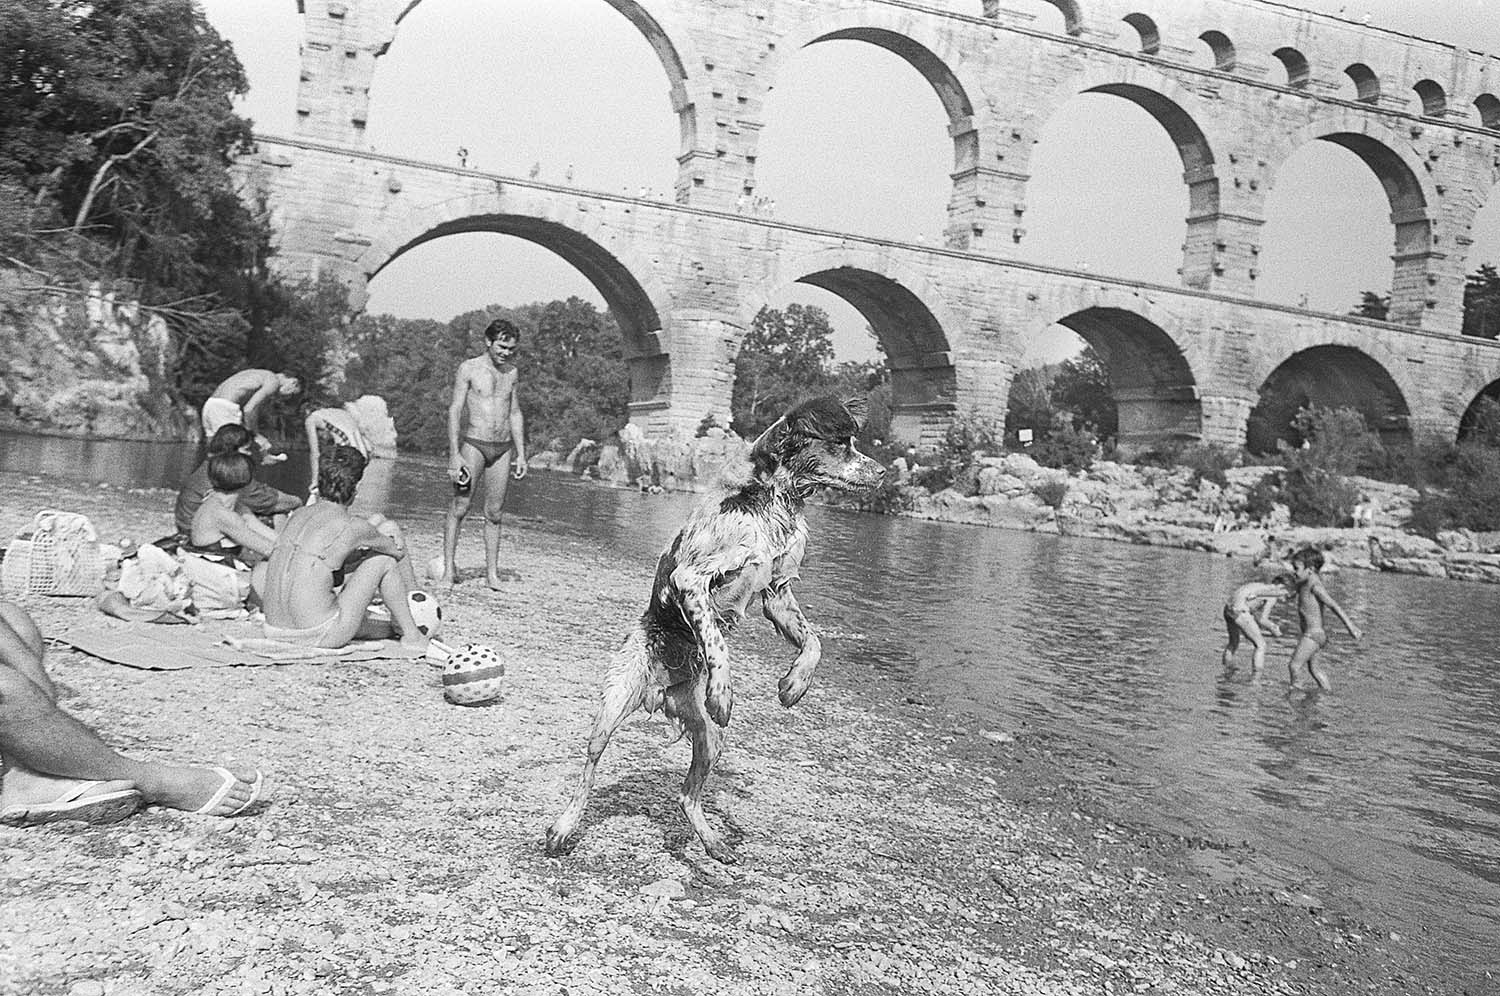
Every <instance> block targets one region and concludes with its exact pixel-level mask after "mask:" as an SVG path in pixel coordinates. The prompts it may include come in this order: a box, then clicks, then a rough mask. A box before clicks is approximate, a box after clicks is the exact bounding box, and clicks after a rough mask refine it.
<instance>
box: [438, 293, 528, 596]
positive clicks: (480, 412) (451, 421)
mask: <svg viewBox="0 0 1500 996" xmlns="http://www.w3.org/2000/svg"><path fill="white" fill-rule="evenodd" d="M484 341H485V343H486V346H485V352H484V355H483V356H475V357H472V358H470V359H467V360H464V361H463V362H462V363H460V364H459V365H458V374H457V375H456V376H455V377H454V379H453V401H452V402H451V403H450V404H449V405H448V453H449V458H448V479H449V480H450V481H452V482H453V501H452V503H451V504H449V506H448V518H447V521H446V522H445V523H444V524H443V574H442V577H440V578H439V579H438V580H439V583H441V584H445V585H452V584H453V583H454V581H455V579H456V575H455V574H454V567H453V563H454V557H455V555H456V553H457V552H458V530H459V527H460V526H462V525H463V521H464V516H466V515H468V514H469V503H470V500H471V499H472V498H473V491H474V483H475V482H476V481H477V480H478V479H479V478H480V475H481V474H482V475H483V488H484V575H485V580H486V581H488V583H489V586H490V587H491V588H499V587H500V567H499V560H500V512H501V510H502V508H503V507H504V505H505V488H506V484H507V481H506V478H507V475H511V474H513V475H514V476H515V478H516V480H520V479H521V478H523V477H525V476H526V438H525V426H524V423H523V420H522V418H521V405H520V403H519V401H517V399H516V365H515V363H514V362H512V360H513V359H514V357H515V354H516V350H517V349H519V348H520V345H521V331H520V329H518V328H516V327H515V325H513V324H511V323H510V322H508V321H506V320H505V319H503V318H497V319H495V320H494V321H493V322H490V324H489V326H488V327H487V328H486V329H485V330H484ZM465 414H467V415H468V428H467V430H464V431H463V434H462V435H460V431H461V429H462V423H463V419H464V416H465ZM512 457H514V467H512Z"/></svg>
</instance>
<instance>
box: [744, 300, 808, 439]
mask: <svg viewBox="0 0 1500 996" xmlns="http://www.w3.org/2000/svg"><path fill="white" fill-rule="evenodd" d="M832 362H833V326H832V325H831V324H830V323H829V321H828V313H827V312H826V311H824V310H823V309H822V308H819V307H816V306H813V305H805V304H789V305H787V306H786V308H785V310H782V309H778V308H762V309H760V311H759V312H758V313H757V314H756V316H755V319H754V321H752V322H751V323H750V328H749V329H748V330H747V331H746V332H745V338H744V341H743V342H741V343H740V351H739V354H738V355H737V356H736V357H735V362H734V391H733V394H732V396H731V401H730V411H731V413H732V417H733V419H734V431H735V432H736V433H738V434H739V435H740V436H741V437H743V438H745V439H753V438H755V437H756V436H758V435H760V434H761V433H762V432H763V431H765V429H766V427H767V426H769V425H770V424H771V423H772V422H774V421H776V419H777V418H778V417H780V415H781V413H782V412H783V411H785V410H786V409H787V408H788V407H790V406H791V405H793V404H795V403H796V402H798V401H800V400H802V399H803V398H804V397H807V396H808V395H810V394H816V393H818V392H821V391H825V390H828V389H830V388H831V387H832V381H833V378H832V376H831V375H830V370H829V367H830V365H831V364H832Z"/></svg>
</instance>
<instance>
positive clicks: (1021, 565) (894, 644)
mask: <svg viewBox="0 0 1500 996" xmlns="http://www.w3.org/2000/svg"><path fill="white" fill-rule="evenodd" d="M152 445H154V444H118V443H115V444H111V443H80V442H77V441H72V440H40V439H38V438H35V437H32V439H31V441H27V439H25V438H22V437H14V436H12V437H5V436H0V468H3V469H11V470H30V471H44V472H47V473H58V474H64V475H68V476H76V477H86V478H95V479H110V480H112V481H113V482H115V483H119V484H127V485H132V486H149V485H166V484H168V483H170V482H174V481H175V480H176V479H177V478H178V477H179V476H180V474H181V473H183V472H185V469H190V467H191V465H192V459H193V456H192V454H191V452H188V453H187V454H186V455H185V456H182V455H180V454H181V448H180V447H179V448H177V449H176V451H170V450H169V448H164V447H161V448H157V449H155V450H150V449H147V450H142V449H141V447H142V446H145V447H150V446H152ZM122 447H123V449H122ZM132 447H133V449H132ZM172 452H176V453H178V454H179V455H176V456H174V455H172ZM378 465H379V462H377V466H378ZM153 468H154V469H153ZM274 472H275V473H276V475H277V476H278V477H279V478H280V483H281V484H282V485H283V486H287V487H292V486H294V485H295V484H296V483H298V482H297V478H299V477H304V478H305V473H306V471H305V467H304V466H303V465H302V462H301V461H298V460H295V459H294V460H293V461H291V462H290V463H289V464H287V465H284V466H282V467H280V468H275V469H274ZM380 475H384V476H380ZM442 480H443V470H442V467H441V466H439V465H437V464H435V463H431V462H428V463H423V462H418V461H408V460H405V459H403V460H402V461H400V462H398V463H396V464H394V465H392V464H389V463H387V464H386V465H385V467H384V468H382V469H381V471H380V474H379V475H377V476H376V477H375V478H374V479H372V481H371V490H372V492H373V493H372V495H371V497H372V498H375V499H377V500H379V499H380V498H381V497H382V496H384V501H385V502H388V503H389V505H390V507H391V508H392V509H393V510H394V511H395V512H396V514H398V516H412V517H417V518H421V519H424V520H427V521H429V522H430V521H431V519H433V518H435V517H436V516H438V515H439V514H440V513H441V508H442V506H441V502H442V501H443V500H444V489H443V486H442ZM511 494H512V497H511V500H510V502H509V504H508V509H509V512H510V514H512V515H515V516H521V517H524V518H525V519H526V520H528V524H529V526H530V527H531V528H534V529H541V530H544V531H547V532H552V533H555V534H558V535H564V536H568V537H573V538H585V539H588V540H591V541H593V542H596V543H597V544H599V546H600V547H601V548H603V549H607V550H610V551H612V552H614V553H616V554H618V555H619V556H620V557H622V558H625V559H629V560H637V561H639V562H640V563H641V576H642V585H643V590H644V585H645V583H646V579H647V577H648V570H649V565H650V563H651V562H652V561H653V560H654V558H655V555H656V553H657V552H658V551H659V550H660V549H661V547H662V545H663V543H664V542H665V541H666V540H667V539H668V538H669V537H670V535H671V533H672V532H673V531H674V530H675V529H676V527H677V526H678V524H679V523H680V521H681V519H682V516H683V515H684V514H685V513H686V511H687V509H688V508H690V507H691V504H692V502H693V500H694V499H693V498H692V497H691V496H647V495H641V494H638V493H635V492H631V491H617V490H612V489H609V488H604V487H600V486H598V485H592V484H587V483H582V482H578V481H574V480H571V479H568V478H564V477H559V476H554V475H547V474H535V475H533V476H532V477H530V478H528V479H527V480H526V481H524V482H520V483H518V484H515V485H513V487H512V492H511ZM809 518H810V519H811V520H812V522H813V526H814V538H813V544H812V548H811V551H810V555H809V561H808V566H807V569H806V572H805V579H804V581H803V583H802V586H801V591H802V592H803V602H804V605H805V606H806V607H807V609H808V614H809V615H810V616H811V617H812V619H813V620H814V623H815V624H817V625H820V626H821V627H822V628H823V629H824V630H825V631H827V632H830V633H836V634H858V636H854V635H849V636H844V637H838V638H835V639H833V640H830V641H829V647H828V653H827V657H828V665H827V666H826V667H825V669H824V670H823V671H821V672H820V678H821V679H822V680H824V681H827V682H830V683H834V684H837V683H839V682H843V681H851V680H856V681H857V680H858V677H859V674H860V673H861V669H864V668H878V669H882V670H884V671H886V672H888V673H890V674H892V675H895V676H898V677H900V678H901V679H902V680H904V681H907V682H910V683H911V684H912V686H913V688H914V690H915V691H919V692H920V694H921V695H922V696H923V697H924V698H926V699H928V700H931V701H939V702H941V703H942V704H943V705H944V706H945V707H946V708H947V709H949V710H952V711H953V712H955V713H961V714H965V715H969V716H976V717H980V718H982V719H983V721H984V722H985V723H986V724H987V725H990V726H993V727H1000V728H1006V729H1014V728H1016V727H1019V726H1020V725H1021V724H1023V723H1025V724H1028V725H1029V726H1031V727H1033V728H1041V729H1044V730H1049V731H1051V732H1054V733H1057V734H1060V735H1062V736H1065V737H1067V738H1069V739H1071V740H1075V741H1082V742H1085V743H1088V744H1090V745H1092V746H1094V747H1096V748H1098V749H1101V750H1104V751H1106V752H1108V753H1109V754H1110V755H1111V756H1112V757H1113V758H1114V760H1115V761H1116V762H1117V764H1118V768H1116V769H1114V773H1115V779H1114V781H1115V784H1112V785H1107V786H1104V789H1105V791H1106V793H1113V795H1114V796H1115V797H1116V798H1117V799H1118V800H1119V801H1120V802H1121V803H1122V805H1126V806H1129V807H1130V808H1131V810H1132V811H1133V812H1141V813H1143V814H1145V815H1146V816H1147V817H1148V818H1152V817H1155V818H1159V819H1163V820H1168V821H1176V820H1181V821H1184V822H1186V823H1188V824H1190V825H1195V826H1197V827H1200V828H1202V831H1203V832H1204V833H1206V834H1207V835H1209V836H1211V837H1215V838H1222V839H1226V840H1229V841H1232V842H1237V841H1242V840H1243V841H1249V842H1251V843H1252V844H1253V845H1254V847H1255V849H1256V851H1257V853H1258V854H1259V855H1261V856H1262V857H1261V859H1260V860H1261V861H1262V864H1263V865H1264V868H1263V870H1264V871H1266V872H1268V873H1269V874H1271V875H1272V876H1274V877H1276V878H1278V879H1279V880H1282V881H1285V882H1287V883H1288V884H1291V885H1293V886H1295V887H1297V888H1303V889H1307V890H1309V891H1312V892H1314V893H1315V894H1317V893H1318V892H1319V891H1322V890H1331V891H1332V892H1334V893H1335V894H1336V895H1337V896H1339V897H1340V898H1341V899H1343V900H1348V901H1353V902H1355V903H1357V904H1358V908H1359V911H1360V912H1361V913H1362V914H1363V915H1364V916H1366V917H1368V918H1370V919H1373V920H1375V921H1376V922H1379V923H1382V924H1387V925H1389V927H1390V929H1393V930H1397V931H1399V932H1400V933H1402V934H1405V935H1406V936H1407V937H1408V938H1410V939H1412V941H1414V942H1420V943H1425V944H1429V945H1433V946H1435V947H1437V948H1439V949H1441V950H1443V951H1446V952H1447V953H1449V954H1451V956H1452V957H1454V958H1455V959H1458V960H1459V961H1460V963H1463V964H1467V965H1469V966H1475V967H1489V968H1490V969H1491V970H1494V971H1500V956H1497V955H1496V953H1495V950H1494V947H1495V946H1494V941H1495V939H1496V938H1497V937H1500V743H1497V741H1500V729H1497V727H1500V722H1497V719H1500V640H1497V637H1496V635H1495V626H1496V622H1497V620H1500V586H1487V585H1475V584H1463V583H1458V582H1439V581H1432V580H1427V579H1421V578H1406V577H1397V576H1393V575H1377V574H1369V573H1364V572H1354V571H1345V572H1343V573H1340V574H1335V575H1330V577H1329V582H1328V583H1329V588H1330V590H1331V591H1332V592H1333V594H1334V596H1335V597H1336V598H1337V599H1338V600H1339V601H1340V602H1341V603H1342V604H1343V605H1344V607H1345V609H1346V610H1348V611H1349V612H1350V614H1351V615H1352V616H1353V617H1354V618H1355V619H1356V620H1357V621H1358V622H1359V624H1360V625H1361V626H1362V627H1364V630H1365V634H1366V635H1365V639H1364V642H1363V644H1361V645H1355V644H1354V643H1353V642H1352V641H1351V640H1350V639H1349V638H1348V637H1347V635H1345V634H1344V633H1343V631H1342V629H1340V628H1338V626H1337V624H1336V623H1333V621H1332V620H1330V622H1331V623H1333V625H1332V629H1331V632H1332V633H1333V634H1334V637H1333V642H1332V643H1331V644H1330V646H1329V648H1328V650H1327V651H1325V652H1324V662H1325V665H1326V667H1327V669H1328V671H1329V673H1330V675H1331V677H1332V681H1333V685H1334V690H1333V692H1332V693H1331V694H1327V695H1321V696H1313V695H1308V694H1293V695H1290V696H1289V695H1288V692H1287V688H1286V670H1285V660H1286V658H1287V656H1288V655H1289V654H1290V652H1291V645H1292V644H1291V640H1290V639H1281V640H1273V641H1272V644H1271V651H1270V654H1269V657H1268V661H1267V672H1266V676H1265V679H1264V680H1263V681H1262V682H1260V683H1258V684H1253V685H1252V684H1249V683H1247V681H1246V675H1245V674H1244V672H1243V671H1240V672H1234V673H1228V674H1226V673H1225V672H1224V671H1223V669H1221V668H1220V666H1219V661H1218V657H1219V651H1220V649H1221V647H1222V646H1223V640H1224V632H1223V624H1222V620H1221V616H1220V608H1221V606H1222V602H1223V598H1224V596H1225V594H1226V593H1227V592H1228V591H1229V590H1230V589H1231V588H1233V587H1234V585H1235V584H1237V583H1238V582H1239V581H1241V580H1242V579H1243V578H1244V577H1245V576H1246V574H1247V572H1248V571H1249V567H1248V565H1247V564H1246V563H1245V562H1244V561H1237V560H1228V559H1222V558H1216V557H1211V556H1208V555H1205V554H1197V553H1187V552H1183V551H1176V550H1167V549H1160V548H1151V547H1140V546H1129V545H1125V544H1117V543H1104V542H1096V541H1088V540H1074V539H1061V538H1058V537H1048V536H1038V535H1034V534H1030V533H1019V532H1008V531H1003V530H988V529H979V528H972V527H965V526H955V525H939V524H935V523H924V522H916V521H912V520H906V519H895V518H882V517H875V516H860V515H853V514H848V513H842V512H837V511H831V510H825V509H813V510H812V511H811V513H810V516H809ZM473 533H474V535H473V537H472V542H473V544H475V545H476V547H477V544H478V542H479V539H478V530H477V527H476V528H475V529H474V530H473ZM1282 618H1283V619H1286V617H1285V616H1283V617H1282ZM1241 655H1242V663H1243V662H1248V648H1242V650H1241Z"/></svg>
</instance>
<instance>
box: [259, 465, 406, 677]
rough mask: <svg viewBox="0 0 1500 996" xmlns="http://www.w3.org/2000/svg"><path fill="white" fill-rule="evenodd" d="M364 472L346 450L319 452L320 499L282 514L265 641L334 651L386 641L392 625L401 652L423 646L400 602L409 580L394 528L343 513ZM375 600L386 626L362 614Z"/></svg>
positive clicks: (270, 572)
mask: <svg viewBox="0 0 1500 996" xmlns="http://www.w3.org/2000/svg"><path fill="white" fill-rule="evenodd" d="M364 472H365V458H364V457H363V456H362V455H361V454H360V452H359V451H358V450H356V449H355V448H354V447H352V446H334V447H332V448H331V449H329V450H327V451H325V452H324V454H323V458H322V460H321V462H320V463H319V465H318V494H319V497H320V500H319V501H318V502H317V503H316V504H313V505H308V506H305V507H303V508H299V509H297V510H296V511H295V512H293V513H292V514H291V515H289V516H287V523H286V528H285V529H283V530H282V531H281V533H280V534H278V536H277V540H276V546H275V549H273V550H272V551H271V559H270V560H269V561H268V562H267V565H266V573H265V588H264V598H263V608H264V611H265V614H266V621H265V624H264V632H265V635H266V638H267V639H270V640H285V641H287V642H291V643H297V644H301V645H303V646H308V647H342V646H345V645H347V644H348V643H349V642H350V641H351V640H354V639H355V638H357V637H358V638H362V639H379V638H384V637H388V636H391V635H393V632H392V628H391V627H392V624H394V626H395V631H394V632H395V634H399V636H400V639H401V643H402V645H403V646H406V647H409V648H411V649H413V650H425V649H426V648H427V637H426V636H424V635H423V634H422V632H421V631H420V630H418V628H417V625H416V622H415V621H414V620H413V619H412V612H411V607H410V603H409V601H408V596H409V595H411V593H412V592H414V591H416V589H417V577H416V571H415V569H414V568H413V567H412V562H411V556H410V554H409V552H408V551H407V548H406V539H405V537H404V536H403V535H402V533H401V529H400V527H399V526H397V525H396V523H394V522H392V521H391V520H389V519H387V518H385V517H384V516H382V515H379V514H376V515H372V516H370V517H369V518H368V519H365V518H361V517H360V516H357V515H354V514H353V513H351V512H350V511H349V505H350V503H351V502H353V501H354V492H355V488H357V487H358V485H359V481H360V478H361V477H362V476H363V475H364ZM377 594H379V595H380V596H381V598H382V599H383V600H384V602H385V606H386V609H387V610H388V611H389V612H390V616H391V619H390V622H385V621H384V620H381V619H372V618H370V617H368V616H367V614H366V609H368V608H369V607H370V603H371V602H373V601H374V600H375V596H376V595H377Z"/></svg>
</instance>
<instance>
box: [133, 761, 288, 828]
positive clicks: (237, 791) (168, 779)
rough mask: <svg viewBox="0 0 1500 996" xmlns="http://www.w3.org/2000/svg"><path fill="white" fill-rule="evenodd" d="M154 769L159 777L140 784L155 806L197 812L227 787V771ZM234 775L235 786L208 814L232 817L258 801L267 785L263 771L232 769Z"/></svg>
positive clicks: (164, 766)
mask: <svg viewBox="0 0 1500 996" xmlns="http://www.w3.org/2000/svg"><path fill="white" fill-rule="evenodd" d="M151 767H152V768H153V769H155V770H154V772H153V774H154V775H155V777H153V778H151V779H145V778H143V779H141V780H140V783H141V792H142V793H143V794H144V795H145V796H146V801H147V802H149V803H151V804H153V805H157V806H166V807H167V808H168V809H180V810H183V811H184V812H188V813H196V812H198V811H199V810H200V809H202V808H203V807H204V806H205V805H207V804H208V803H209V802H210V801H211V800H212V799H213V798H214V796H215V794H216V793H218V792H219V791H220V790H221V789H223V788H224V784H225V779H224V774H223V770H224V769H214V768H189V767H184V766H181V765H175V764H159V765H152V766H151ZM230 774H231V775H232V776H233V778H234V782H233V784H231V785H230V786H229V790H228V791H227V792H225V793H224V795H223V798H221V799H219V800H218V801H217V802H216V803H215V804H214V806H213V808H211V809H210V810H209V811H208V813H207V815H209V816H228V815H229V814H231V813H234V812H236V811H238V810H240V809H243V808H244V807H245V806H247V805H248V804H249V803H251V802H252V801H254V800H255V799H256V797H257V793H259V791H260V788H261V786H262V784H263V781H262V779H261V777H260V772H258V771H248V772H247V771H246V770H245V769H243V768H242V769H238V770H230Z"/></svg>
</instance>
